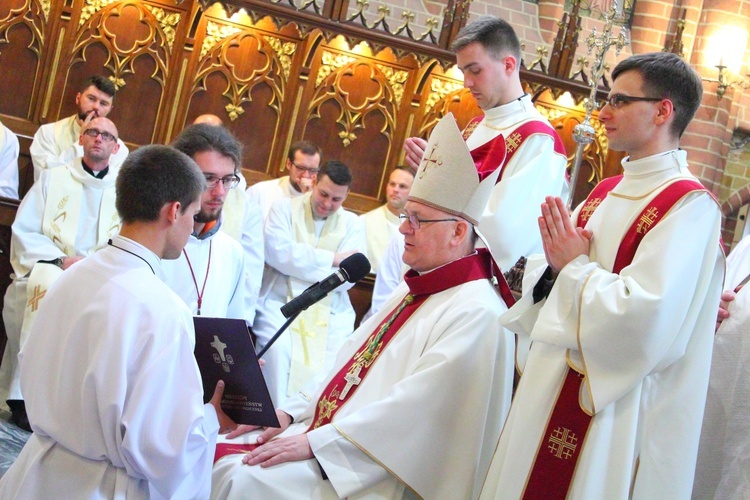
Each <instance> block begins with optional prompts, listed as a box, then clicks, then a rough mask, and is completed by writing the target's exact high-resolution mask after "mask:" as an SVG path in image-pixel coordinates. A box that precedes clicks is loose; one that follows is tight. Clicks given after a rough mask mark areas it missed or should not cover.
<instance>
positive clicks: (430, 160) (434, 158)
mask: <svg viewBox="0 0 750 500" xmlns="http://www.w3.org/2000/svg"><path fill="white" fill-rule="evenodd" d="M439 146H440V142H439V141H435V144H433V145H432V149H431V150H430V154H429V155H425V156H424V157H423V158H422V171H421V172H420V173H419V178H420V179H421V178H423V177H424V176H425V174H427V167H439V166H440V165H442V164H443V157H442V155H440V153H438V152H436V151H435V150H436V149H438V147H439Z"/></svg>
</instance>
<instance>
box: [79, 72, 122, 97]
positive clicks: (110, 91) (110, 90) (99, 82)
mask: <svg viewBox="0 0 750 500" xmlns="http://www.w3.org/2000/svg"><path fill="white" fill-rule="evenodd" d="M92 86H93V87H96V88H97V90H99V91H101V92H104V93H105V94H107V95H108V96H110V97H111V98H112V101H114V100H115V94H116V93H117V89H116V88H115V84H114V83H112V82H111V81H110V80H109V78H105V77H103V76H101V75H94V76H90V77H88V78H86V79H85V80H84V81H83V83H82V84H81V86H80V87H79V90H78V92H80V93H81V94H83V93H84V92H85V91H86V89H87V88H89V87H92Z"/></svg>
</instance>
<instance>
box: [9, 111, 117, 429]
mask: <svg viewBox="0 0 750 500" xmlns="http://www.w3.org/2000/svg"><path fill="white" fill-rule="evenodd" d="M117 135H118V134H117V127H115V124H114V123H112V122H111V121H110V120H109V119H108V118H94V119H92V120H91V121H90V122H89V123H88V124H87V125H86V126H85V127H84V128H83V130H82V131H81V135H80V136H79V138H78V142H79V144H80V146H81V147H82V148H83V157H78V158H75V159H74V160H72V161H70V162H68V163H67V164H66V165H65V166H64V167H60V168H53V169H47V170H44V171H43V172H42V175H41V177H40V178H39V180H38V181H36V182H35V183H34V185H33V186H32V188H31V189H30V190H29V192H28V193H26V196H25V197H24V199H23V201H22V202H21V205H20V206H19V207H18V213H17V214H16V219H15V221H14V222H13V226H12V238H11V250H10V259H11V264H12V265H13V272H14V275H13V282H12V283H11V284H10V286H9V287H8V290H7V291H6V293H5V302H4V306H3V320H4V321H5V328H6V331H7V333H8V344H7V346H6V348H5V353H4V354H3V361H2V364H1V366H0V391H1V392H0V394H2V395H0V398H2V401H5V400H6V399H7V400H8V405H9V407H10V409H11V411H12V413H13V421H14V422H16V423H17V424H18V425H19V426H21V427H22V428H26V429H28V423H27V422H28V421H27V420H26V412H25V410H24V405H23V395H22V394H21V390H20V386H19V385H18V366H17V359H16V358H17V355H18V352H19V350H20V349H21V347H23V343H24V341H25V339H26V336H27V334H28V332H29V330H30V329H31V326H32V325H33V323H34V319H35V317H36V311H37V309H38V307H39V302H40V301H42V300H43V298H44V295H45V293H46V291H47V289H48V288H49V287H50V285H52V283H53V282H54V281H55V280H56V279H57V278H58V277H59V276H60V275H61V274H62V273H63V271H65V270H66V269H68V268H69V267H70V266H72V265H73V264H74V263H76V262H78V261H79V260H81V259H83V258H84V257H86V256H87V255H90V254H92V253H93V252H95V251H96V250H98V249H99V248H101V247H102V246H103V245H105V244H106V243H107V240H108V239H109V238H110V236H112V235H113V234H116V233H117V231H118V230H119V228H120V217H119V215H118V214H117V210H116V209H115V180H116V179H117V173H118V171H119V165H110V163H109V162H110V159H111V158H112V156H113V155H114V154H115V153H117V151H118V150H119V147H120V145H119V143H118V142H117ZM6 394H7V397H3V396H5V395H6Z"/></svg>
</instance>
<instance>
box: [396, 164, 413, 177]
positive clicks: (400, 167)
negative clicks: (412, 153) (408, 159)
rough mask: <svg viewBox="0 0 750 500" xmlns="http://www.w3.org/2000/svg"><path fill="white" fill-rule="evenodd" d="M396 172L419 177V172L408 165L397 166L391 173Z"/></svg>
mask: <svg viewBox="0 0 750 500" xmlns="http://www.w3.org/2000/svg"><path fill="white" fill-rule="evenodd" d="M396 170H403V171H404V172H406V173H407V174H409V175H411V176H412V177H416V176H417V170H416V169H415V168H414V167H410V166H408V165H396V166H395V167H393V170H392V172H391V173H393V172H395V171H396Z"/></svg>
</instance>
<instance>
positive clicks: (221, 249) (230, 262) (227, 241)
mask: <svg viewBox="0 0 750 500" xmlns="http://www.w3.org/2000/svg"><path fill="white" fill-rule="evenodd" d="M172 147H174V148H175V149H177V150H178V151H181V152H183V153H185V154H186V155H188V156H189V157H191V158H192V159H193V160H194V161H195V162H196V163H197V164H198V167H200V169H201V171H202V172H203V175H204V176H205V178H206V190H205V191H204V192H203V195H202V196H201V200H200V202H201V203H200V211H199V212H198V213H197V214H196V215H195V217H194V221H193V232H192V234H191V235H190V238H189V239H188V242H187V244H186V245H185V248H184V249H183V250H182V254H181V255H180V256H179V258H177V259H175V260H172V261H169V262H165V263H164V264H163V266H162V268H163V271H164V281H165V283H167V285H169V287H170V288H171V289H172V290H174V291H175V293H177V295H179V296H180V297H181V298H182V299H183V300H184V301H185V303H186V304H187V306H188V308H189V309H190V311H191V312H192V313H193V315H196V316H211V317H218V318H240V319H245V320H246V321H247V322H248V324H252V321H253V317H254V315H255V296H253V297H251V300H246V299H247V295H248V289H249V288H252V289H257V288H259V287H256V286H252V287H251V286H250V285H249V283H250V281H248V279H246V278H247V277H246V275H245V272H246V271H245V269H246V268H245V254H244V252H243V250H242V247H241V246H240V244H239V243H238V242H237V241H236V240H235V239H233V238H232V237H231V236H229V235H228V234H226V233H224V232H222V231H220V228H221V224H222V210H223V207H224V201H225V200H226V198H227V194H228V193H229V191H230V190H232V189H235V188H236V187H237V184H238V183H239V180H240V179H239V176H238V175H237V173H238V172H239V169H240V165H241V159H242V145H241V144H240V143H239V141H238V140H237V139H236V138H235V137H234V136H233V135H232V134H231V133H230V132H229V131H228V130H227V129H226V128H224V127H220V126H215V125H207V124H198V125H190V126H189V127H187V128H185V129H184V130H183V131H182V132H181V133H180V135H178V136H177V137H176V138H175V140H174V141H172ZM249 278H251V279H252V280H256V279H257V280H258V282H259V281H260V276H253V277H249ZM251 293H252V292H251ZM256 296H257V292H256Z"/></svg>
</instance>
